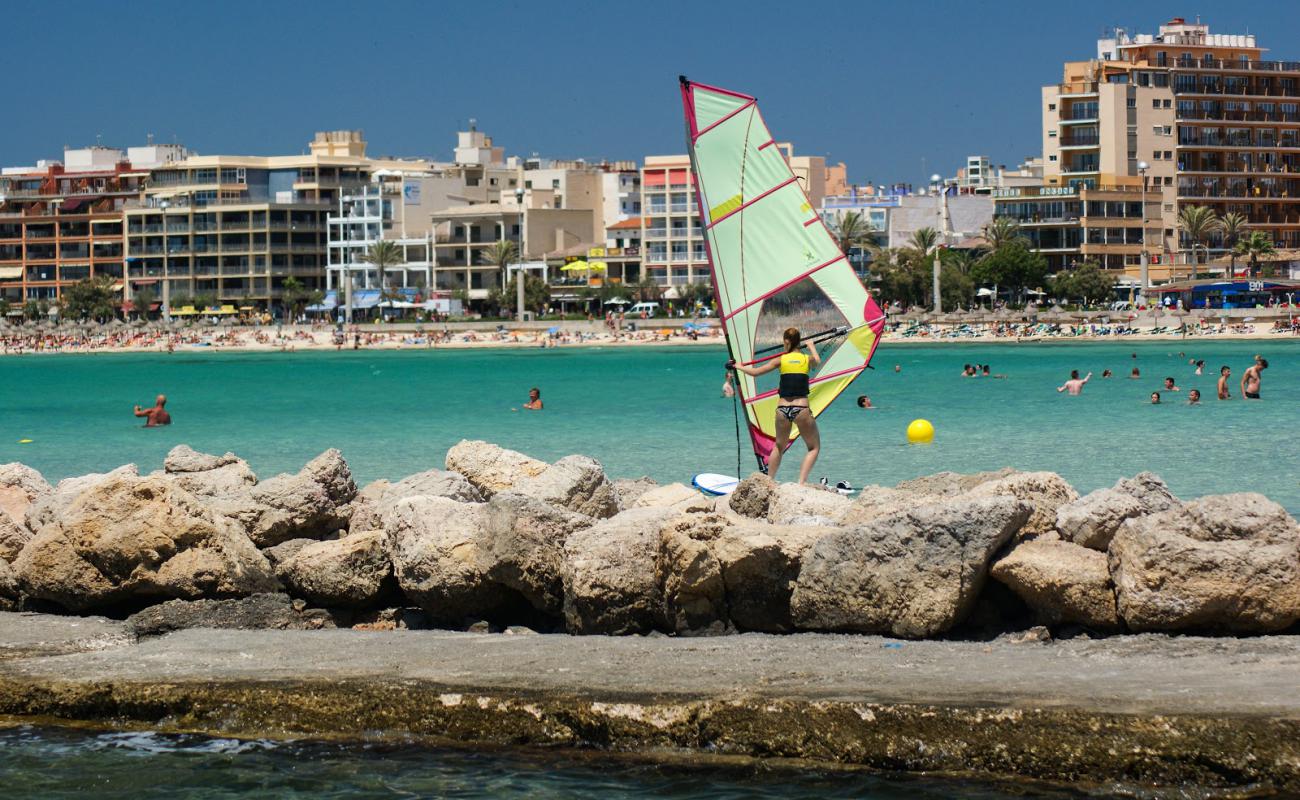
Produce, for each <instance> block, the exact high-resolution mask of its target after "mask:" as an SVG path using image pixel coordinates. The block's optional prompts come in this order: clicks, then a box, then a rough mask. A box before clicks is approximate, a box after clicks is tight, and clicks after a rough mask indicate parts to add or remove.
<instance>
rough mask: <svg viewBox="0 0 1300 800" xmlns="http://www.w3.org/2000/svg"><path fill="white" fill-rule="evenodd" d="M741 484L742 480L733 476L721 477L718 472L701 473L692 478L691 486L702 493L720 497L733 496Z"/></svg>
mask: <svg viewBox="0 0 1300 800" xmlns="http://www.w3.org/2000/svg"><path fill="white" fill-rule="evenodd" d="M739 483H740V478H735V477H732V476H731V475H719V474H717V473H716V472H701V473H700V474H699V475H696V476H695V477H694V478H691V485H692V486H694V487H695V488H696V489H699V490H700V491H701V492H704V493H705V494H708V495H713V496H714V497H718V496H720V495H724V494H731V493H732V492H734V491H735V490H736V486H737V485H738V484H739Z"/></svg>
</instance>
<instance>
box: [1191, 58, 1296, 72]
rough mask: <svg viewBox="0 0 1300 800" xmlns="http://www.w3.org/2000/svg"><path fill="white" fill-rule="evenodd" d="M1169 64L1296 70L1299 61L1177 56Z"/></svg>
mask: <svg viewBox="0 0 1300 800" xmlns="http://www.w3.org/2000/svg"><path fill="white" fill-rule="evenodd" d="M1171 66H1174V67H1176V68H1178V69H1204V70H1231V71H1233V72H1298V73H1300V61H1240V60H1238V61H1230V60H1225V59H1219V58H1209V59H1201V58H1179V59H1175V60H1174V61H1173V63H1172V64H1171Z"/></svg>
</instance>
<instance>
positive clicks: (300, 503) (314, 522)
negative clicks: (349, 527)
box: [212, 450, 357, 547]
mask: <svg viewBox="0 0 1300 800" xmlns="http://www.w3.org/2000/svg"><path fill="white" fill-rule="evenodd" d="M356 493H357V487H356V484H354V483H353V482H352V473H351V471H349V470H348V465H347V462H346V461H344V460H343V456H342V454H341V453H339V451H338V450H326V451H325V452H324V453H321V454H320V455H319V456H317V457H316V458H314V459H312V460H311V461H310V462H308V463H307V465H306V466H305V467H303V468H302V470H301V471H300V472H298V473H297V474H294V475H276V476H275V477H274V478H271V479H269V480H265V481H262V482H261V483H259V484H257V485H256V486H251V487H249V488H248V489H247V490H246V491H244V492H243V493H240V494H238V495H234V496H227V497H216V498H214V499H213V500H212V505H213V508H215V509H216V510H218V511H220V512H221V513H222V514H225V515H226V516H229V517H231V518H233V519H235V520H237V521H238V522H239V523H240V524H241V525H243V527H244V530H245V531H246V532H247V533H248V536H249V538H251V539H252V540H253V542H254V543H256V544H257V546H258V547H272V546H274V545H277V544H280V543H281V542H286V541H288V540H290V539H304V538H305V539H320V538H323V537H325V536H327V535H328V534H331V533H333V532H335V531H337V530H338V529H339V528H342V527H344V526H345V525H346V524H347V504H348V503H349V502H350V501H351V500H352V498H353V497H354V496H355V495H356Z"/></svg>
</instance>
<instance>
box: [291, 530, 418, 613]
mask: <svg viewBox="0 0 1300 800" xmlns="http://www.w3.org/2000/svg"><path fill="white" fill-rule="evenodd" d="M387 542H388V540H387V536H386V535H385V534H384V532H383V531H361V532H358V533H353V534H350V535H348V536H345V537H343V538H341V539H335V540H333V541H327V542H312V543H311V544H308V545H305V546H303V547H301V548H299V549H298V551H297V552H296V553H294V554H293V555H292V556H290V557H288V558H287V559H285V560H284V561H283V562H281V564H280V565H279V568H278V569H277V570H276V572H277V574H279V576H280V577H281V578H282V579H283V580H284V582H285V584H286V585H287V586H288V587H289V590H290V591H291V592H292V593H294V594H296V595H299V596H301V597H305V598H307V599H308V600H310V601H312V602H313V603H319V604H320V605H323V606H326V607H329V608H336V607H342V608H352V607H359V606H366V605H369V604H370V603H373V602H374V601H375V600H376V599H378V597H379V593H380V590H381V589H382V587H383V583H384V579H385V578H387V577H388V576H389V575H391V574H392V572H393V568H392V564H391V562H390V561H389V560H388V546H387Z"/></svg>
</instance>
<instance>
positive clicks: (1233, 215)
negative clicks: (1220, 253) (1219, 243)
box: [1219, 211, 1249, 275]
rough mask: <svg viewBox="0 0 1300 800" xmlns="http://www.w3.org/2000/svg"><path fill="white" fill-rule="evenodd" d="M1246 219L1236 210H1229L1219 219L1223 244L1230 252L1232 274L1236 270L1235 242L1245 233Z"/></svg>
mask: <svg viewBox="0 0 1300 800" xmlns="http://www.w3.org/2000/svg"><path fill="white" fill-rule="evenodd" d="M1248 221H1249V220H1247V218H1246V215H1245V214H1240V213H1238V212H1236V211H1229V212H1228V213H1227V214H1224V215H1223V217H1222V218H1221V219H1220V220H1219V231H1220V232H1221V233H1222V234H1223V246H1224V247H1227V248H1228V252H1230V253H1231V254H1232V272H1231V273H1230V274H1232V275H1235V274H1236V272H1237V242H1239V241H1241V237H1242V235H1243V234H1245V233H1246V223H1247V222H1248Z"/></svg>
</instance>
